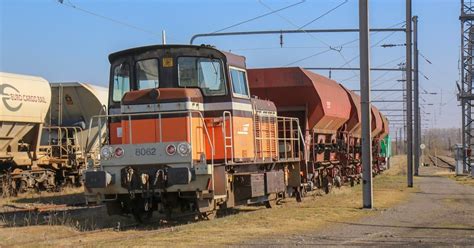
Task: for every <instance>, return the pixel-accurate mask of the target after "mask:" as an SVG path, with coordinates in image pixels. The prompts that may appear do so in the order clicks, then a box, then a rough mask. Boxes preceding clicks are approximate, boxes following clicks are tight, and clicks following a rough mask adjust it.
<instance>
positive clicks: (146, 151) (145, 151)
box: [135, 147, 156, 156]
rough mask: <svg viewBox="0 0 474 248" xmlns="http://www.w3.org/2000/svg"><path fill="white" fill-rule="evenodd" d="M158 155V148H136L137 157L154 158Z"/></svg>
mask: <svg viewBox="0 0 474 248" xmlns="http://www.w3.org/2000/svg"><path fill="white" fill-rule="evenodd" d="M152 155H156V148H154V147H151V148H143V147H142V148H136V149H135V156H152Z"/></svg>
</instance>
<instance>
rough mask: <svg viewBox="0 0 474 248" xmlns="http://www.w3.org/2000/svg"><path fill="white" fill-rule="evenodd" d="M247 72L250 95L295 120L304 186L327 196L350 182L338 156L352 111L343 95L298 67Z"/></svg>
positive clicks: (334, 84)
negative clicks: (303, 165) (305, 164)
mask: <svg viewBox="0 0 474 248" xmlns="http://www.w3.org/2000/svg"><path fill="white" fill-rule="evenodd" d="M248 72H249V85H250V91H251V92H252V94H255V95H256V96H258V97H259V98H261V99H267V100H270V101H272V102H274V103H275V105H276V106H277V111H278V114H279V115H283V116H291V117H296V118H298V119H299V121H300V123H301V125H302V129H303V130H304V137H305V144H306V145H307V151H306V152H307V154H308V157H307V162H308V167H307V170H305V171H303V172H302V173H303V174H304V175H305V178H307V180H308V183H310V185H314V186H316V187H318V188H324V189H325V191H326V192H327V193H328V192H329V189H330V187H331V185H336V186H340V185H341V184H342V182H343V180H347V179H348V178H349V177H351V178H353V175H352V172H349V174H346V172H348V170H347V168H343V167H342V166H343V165H344V166H347V164H342V163H341V159H345V158H342V157H341V154H346V153H347V150H348V147H347V145H348V144H349V143H348V142H349V140H348V136H347V133H348V125H347V124H346V123H347V122H348V121H349V120H350V118H351V109H352V108H351V104H352V103H351V100H350V97H349V95H348V94H347V91H346V90H345V89H344V88H343V87H342V86H341V85H340V84H338V83H337V82H335V81H333V80H331V79H328V78H326V77H323V76H321V75H318V74H315V73H313V72H310V71H308V70H305V69H302V68H298V67H293V68H262V69H249V70H248ZM352 114H354V113H352ZM352 117H353V118H357V117H356V116H354V115H353V116H352ZM355 121H357V120H355ZM351 124H353V121H352V122H351ZM354 125H356V124H355V123H354ZM350 128H351V129H354V128H355V126H353V125H351V126H350ZM343 170H344V173H342V171H343ZM343 175H344V178H343ZM347 176H349V177H347Z"/></svg>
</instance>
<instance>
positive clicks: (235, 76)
mask: <svg viewBox="0 0 474 248" xmlns="http://www.w3.org/2000/svg"><path fill="white" fill-rule="evenodd" d="M230 77H231V79H232V88H233V90H234V94H236V95H238V96H245V97H248V96H249V90H248V87H247V78H246V76H245V71H241V70H236V69H233V68H231V69H230Z"/></svg>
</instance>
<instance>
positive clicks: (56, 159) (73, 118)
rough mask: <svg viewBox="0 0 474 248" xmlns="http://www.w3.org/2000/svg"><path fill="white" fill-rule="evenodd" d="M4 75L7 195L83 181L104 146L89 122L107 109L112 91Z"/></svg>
mask: <svg viewBox="0 0 474 248" xmlns="http://www.w3.org/2000/svg"><path fill="white" fill-rule="evenodd" d="M0 80H1V84H0V92H1V94H2V98H3V99H2V103H1V104H0V107H1V109H0V110H1V112H0V124H1V126H0V181H1V187H0V191H1V192H2V195H4V196H9V195H16V194H17V193H18V192H25V191H27V190H36V191H40V190H49V191H51V190H57V189H59V187H60V186H63V185H65V184H72V185H78V184H80V181H81V180H80V178H81V171H82V170H83V169H84V167H85V164H86V160H87V157H88V154H89V153H88V150H91V148H92V147H94V146H95V147H98V141H97V140H94V135H89V131H90V130H88V127H89V126H88V125H87V124H89V121H90V118H91V116H92V115H97V114H100V113H103V112H104V109H103V105H104V104H106V100H104V99H107V96H106V94H107V90H104V88H102V89H99V88H97V89H99V90H96V89H94V86H90V85H87V84H80V83H66V84H50V83H49V82H48V81H47V80H45V79H43V78H40V77H32V76H26V75H18V74H11V73H3V72H2V73H0ZM95 128H96V129H95V130H91V131H92V133H95V134H96V135H95V137H97V127H95ZM89 136H90V137H92V138H89ZM87 142H89V144H90V145H87ZM89 157H90V156H89Z"/></svg>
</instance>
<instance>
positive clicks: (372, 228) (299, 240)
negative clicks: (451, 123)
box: [243, 167, 474, 247]
mask: <svg viewBox="0 0 474 248" xmlns="http://www.w3.org/2000/svg"><path fill="white" fill-rule="evenodd" d="M443 175H446V173H445V171H444V170H441V169H439V168H435V167H425V168H421V170H420V177H419V178H418V179H417V180H416V184H417V185H418V186H419V189H420V190H419V192H413V193H411V196H410V199H409V200H408V201H407V202H406V203H403V204H400V205H397V206H395V207H393V208H390V209H388V210H386V211H383V212H381V213H380V214H377V215H372V216H369V217H366V218H362V219H360V220H357V221H334V222H332V224H331V225H330V226H328V228H325V229H324V230H318V231H315V232H312V233H308V234H298V235H291V236H288V237H283V238H279V239H276V240H268V239H261V240H258V241H250V242H244V243H243V245H244V246H253V245H261V246H274V245H277V246H295V245H301V246H325V247H330V246H351V247H367V246H376V247H379V246H391V247H401V246H413V247H439V246H443V247H459V246H465V247H473V246H474V187H473V186H469V185H465V184H462V183H457V182H455V181H453V180H450V179H448V178H447V177H445V176H443ZM470 180H473V179H470Z"/></svg>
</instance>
